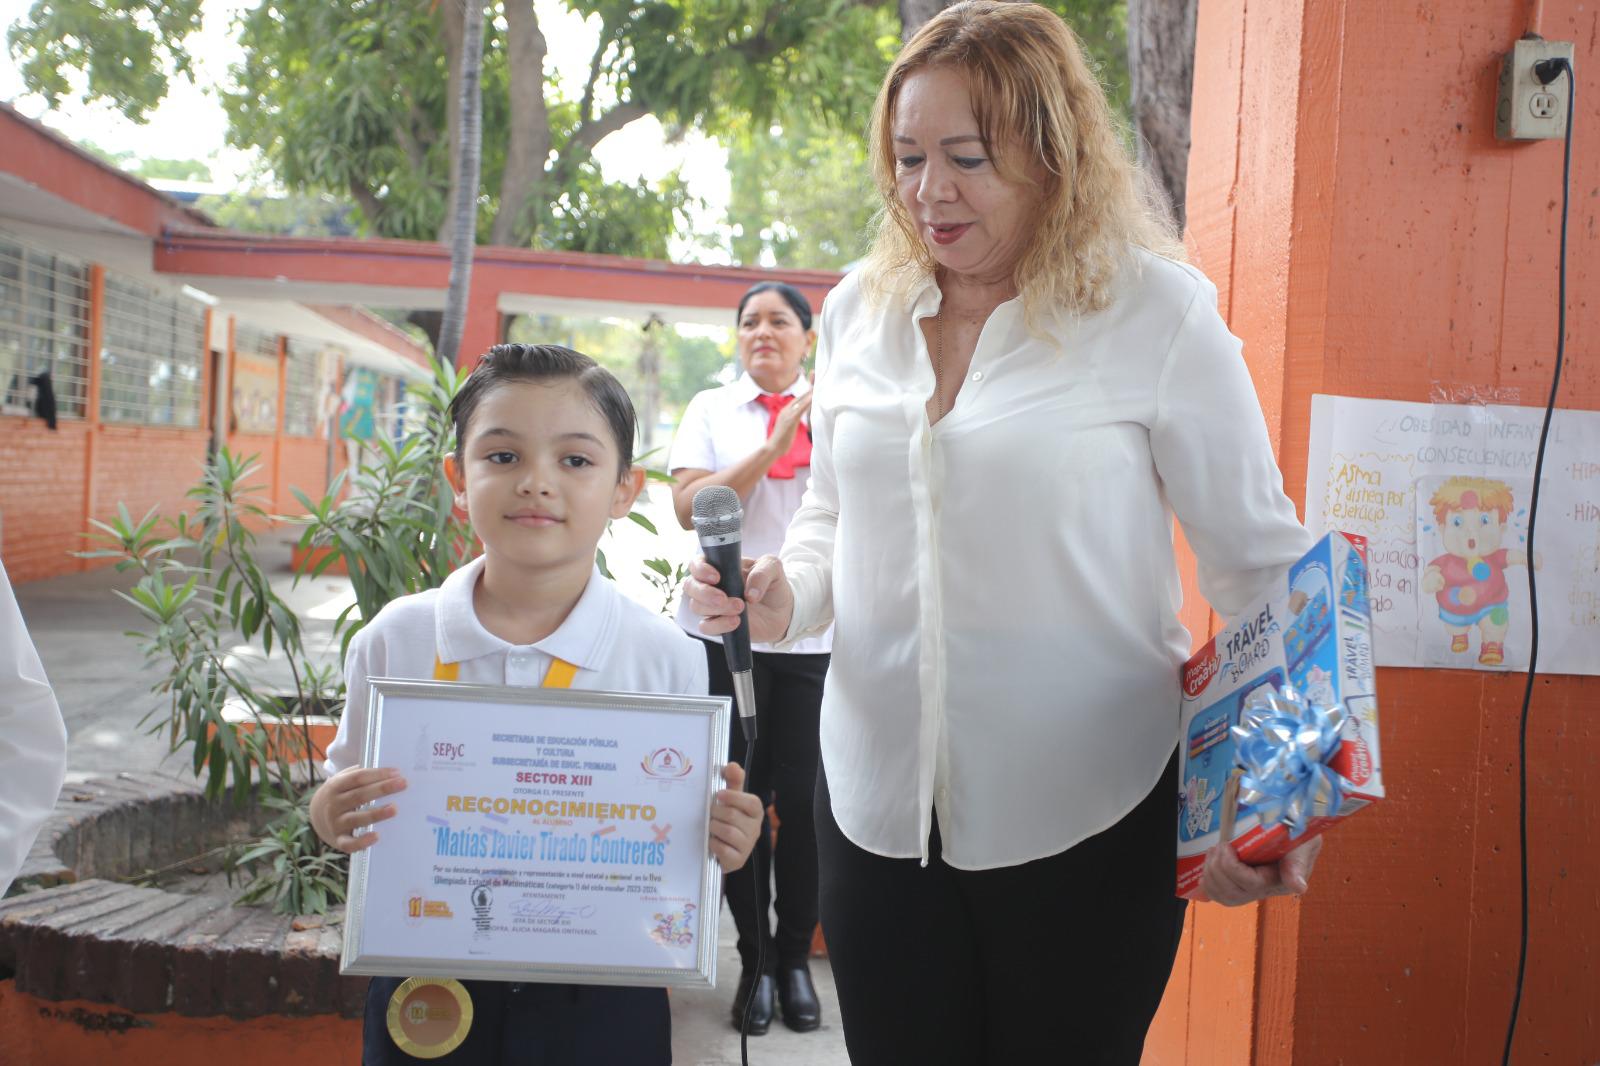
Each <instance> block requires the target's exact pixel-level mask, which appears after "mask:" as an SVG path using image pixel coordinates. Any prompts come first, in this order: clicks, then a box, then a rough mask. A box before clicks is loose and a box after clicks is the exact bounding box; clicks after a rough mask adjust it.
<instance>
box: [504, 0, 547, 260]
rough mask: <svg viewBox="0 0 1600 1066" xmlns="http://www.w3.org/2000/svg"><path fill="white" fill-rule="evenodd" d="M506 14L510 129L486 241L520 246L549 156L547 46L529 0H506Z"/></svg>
mask: <svg viewBox="0 0 1600 1066" xmlns="http://www.w3.org/2000/svg"><path fill="white" fill-rule="evenodd" d="M505 12H506V59H507V62H508V65H509V67H510V80H511V84H510V92H509V95H510V104H511V129H510V131H509V136H508V137H507V139H506V166H505V171H504V173H503V174H502V176H501V179H500V211H499V213H498V214H496V215H495V217H494V225H493V226H492V227H491V229H490V231H489V243H490V244H514V245H519V246H520V245H525V244H527V243H528V242H529V241H530V240H531V239H532V237H533V232H534V226H533V220H532V218H531V217H530V214H529V211H530V208H532V206H533V204H534V198H535V193H538V192H540V191H541V190H542V189H543V187H544V185H545V162H546V160H548V159H549V157H550V113H549V111H548V110H547V109H546V107H545V102H544V59H545V52H546V51H547V46H546V44H545V39H544V34H543V33H542V32H541V31H540V29H539V16H538V15H537V14H536V13H535V12H534V10H533V0H510V2H509V3H507V4H506V7H505Z"/></svg>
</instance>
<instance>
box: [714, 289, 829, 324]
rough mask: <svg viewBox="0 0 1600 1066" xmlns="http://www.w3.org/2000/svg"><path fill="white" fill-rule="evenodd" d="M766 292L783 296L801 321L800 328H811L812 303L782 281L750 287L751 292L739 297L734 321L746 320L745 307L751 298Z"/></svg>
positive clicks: (797, 290)
mask: <svg viewBox="0 0 1600 1066" xmlns="http://www.w3.org/2000/svg"><path fill="white" fill-rule="evenodd" d="M764 292H775V293H777V294H778V295H779V296H782V297H783V299H784V301H785V302H786V303H788V305H789V307H790V309H791V310H793V311H794V317H796V318H798V319H799V320H800V328H801V329H810V328H811V301H810V300H807V299H806V295H805V293H803V292H801V291H800V290H799V289H797V288H795V287H794V286H793V285H788V284H785V283H784V282H781V281H760V282H757V283H756V284H754V285H752V286H750V289H749V291H747V292H746V293H745V294H744V295H743V296H741V297H739V310H737V311H735V312H734V313H733V321H734V322H735V323H736V324H737V323H738V322H739V320H740V319H742V318H744V305H745V304H747V303H749V302H750V297H752V296H759V295H760V294H761V293H764Z"/></svg>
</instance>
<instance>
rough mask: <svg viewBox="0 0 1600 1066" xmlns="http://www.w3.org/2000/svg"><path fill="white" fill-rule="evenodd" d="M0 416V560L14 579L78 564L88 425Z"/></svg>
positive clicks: (61, 571)
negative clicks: (52, 428) (74, 552)
mask: <svg viewBox="0 0 1600 1066" xmlns="http://www.w3.org/2000/svg"><path fill="white" fill-rule="evenodd" d="M58 425H59V427H60V428H59V429H57V430H56V431H55V432H53V433H52V432H51V431H50V430H49V429H47V428H45V424H44V422H43V421H41V420H40V419H37V418H22V417H18V416H10V415H7V416H0V559H3V560H4V562H5V567H6V573H7V574H9V575H10V577H11V580H12V581H13V582H22V581H34V580H37V579H38V578H41V577H49V576H51V575H53V574H64V573H67V572H69V571H72V570H76V569H78V568H79V565H80V564H79V561H78V560H76V559H74V558H72V557H71V556H70V555H68V554H67V552H69V551H72V550H74V549H76V548H78V547H79V546H80V545H81V539H80V538H79V536H78V534H79V533H80V532H81V531H82V530H83V528H84V524H83V502H84V491H83V489H84V474H85V462H84V442H85V440H86V439H87V437H88V430H87V427H85V426H84V424H83V423H82V422H79V421H69V420H67V419H62V420H61V421H60V422H59V423H58Z"/></svg>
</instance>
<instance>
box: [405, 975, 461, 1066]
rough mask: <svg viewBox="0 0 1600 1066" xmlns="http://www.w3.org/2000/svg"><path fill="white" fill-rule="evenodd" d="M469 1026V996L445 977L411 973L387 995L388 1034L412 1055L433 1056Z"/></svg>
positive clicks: (455, 1042)
mask: <svg viewBox="0 0 1600 1066" xmlns="http://www.w3.org/2000/svg"><path fill="white" fill-rule="evenodd" d="M470 1028H472V997H471V996H469V995H467V990H466V989H465V988H464V987H462V984H461V982H460V981H454V980H451V979H450V978H448V977H411V978H407V979H406V980H405V981H404V982H402V983H401V985H400V987H399V988H397V989H395V990H394V995H392V996H390V997H389V1036H390V1037H391V1038H393V1040H394V1042H395V1046H396V1047H398V1048H399V1049H400V1050H401V1051H404V1052H405V1053H406V1054H407V1055H410V1056H411V1057H412V1058H418V1059H436V1058H439V1057H440V1056H441V1055H448V1054H450V1052H452V1051H454V1050H455V1049H456V1048H458V1047H460V1046H461V1042H462V1041H463V1040H465V1039H466V1038H467V1030H468V1029H470Z"/></svg>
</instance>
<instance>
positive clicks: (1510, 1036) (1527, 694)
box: [1500, 58, 1577, 1066]
mask: <svg viewBox="0 0 1600 1066" xmlns="http://www.w3.org/2000/svg"><path fill="white" fill-rule="evenodd" d="M1533 69H1534V74H1535V76H1537V77H1538V79H1539V80H1540V81H1541V82H1543V83H1544V84H1545V85H1549V84H1550V83H1551V82H1553V81H1555V80H1556V79H1557V78H1558V77H1560V76H1561V75H1562V73H1563V72H1564V73H1565V74H1566V75H1567V144H1566V149H1565V154H1564V155H1563V158H1562V164H1561V259H1560V266H1559V268H1558V277H1559V282H1558V285H1557V297H1556V298H1557V300H1558V301H1559V305H1558V306H1557V308H1556V366H1555V372H1554V373H1553V374H1551V376H1550V399H1549V401H1548V402H1546V403H1545V405H1544V424H1543V426H1542V427H1541V428H1540V430H1539V451H1538V454H1537V456H1536V457H1535V459H1534V462H1533V496H1532V498H1531V499H1530V500H1529V502H1528V611H1529V615H1530V620H1531V623H1532V636H1531V639H1530V641H1529V644H1528V684H1527V687H1526V688H1525V689H1523V692H1522V721H1521V723H1520V725H1519V728H1518V731H1517V833H1518V836H1517V840H1518V844H1519V845H1520V846H1519V849H1518V851H1519V853H1520V859H1521V871H1522V940H1521V946H1520V947H1519V949H1518V953H1517V984H1516V992H1515V994H1514V995H1513V997H1512V1000H1511V1022H1510V1024H1509V1025H1508V1026H1507V1027H1506V1048H1505V1054H1504V1055H1503V1056H1502V1057H1501V1060H1500V1061H1501V1062H1502V1063H1503V1064H1504V1066H1510V1064H1511V1045H1512V1042H1513V1041H1514V1040H1515V1039H1516V1035H1517V1015H1518V1014H1519V1013H1520V1012H1521V1010H1522V980H1523V978H1524V977H1525V976H1526V975H1527V972H1528V708H1529V706H1530V705H1531V704H1532V703H1533V678H1534V672H1535V671H1536V670H1537V668H1538V665H1539V587H1538V583H1537V581H1535V579H1534V555H1533V528H1534V521H1535V520H1536V519H1537V518H1538V515H1539V480H1540V476H1541V474H1542V473H1543V472H1544V447H1545V441H1546V440H1547V439H1548V438H1549V436H1550V421H1551V419H1552V418H1553V417H1554V415H1555V409H1556V393H1557V392H1558V391H1560V389H1561V362H1562V359H1563V357H1564V356H1565V355H1566V351H1567V208H1568V202H1569V200H1570V199H1571V191H1572V112H1573V108H1574V106H1575V105H1576V98H1577V86H1576V85H1575V84H1574V79H1573V76H1572V64H1570V63H1568V62H1567V61H1566V60H1565V59H1559V58H1558V59H1544V60H1540V61H1539V62H1538V63H1535V64H1534V68H1533Z"/></svg>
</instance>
